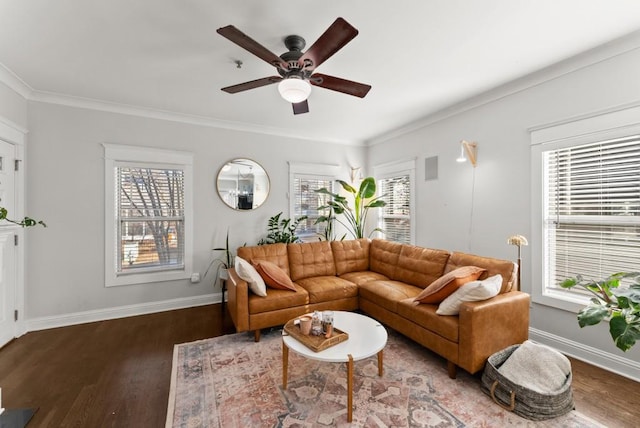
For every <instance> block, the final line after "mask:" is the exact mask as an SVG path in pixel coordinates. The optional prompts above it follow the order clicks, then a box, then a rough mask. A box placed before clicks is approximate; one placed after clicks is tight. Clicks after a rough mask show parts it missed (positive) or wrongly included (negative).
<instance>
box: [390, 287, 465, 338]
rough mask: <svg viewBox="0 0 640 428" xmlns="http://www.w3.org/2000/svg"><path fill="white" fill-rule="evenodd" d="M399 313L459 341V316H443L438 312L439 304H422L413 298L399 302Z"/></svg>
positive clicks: (443, 335)
mask: <svg viewBox="0 0 640 428" xmlns="http://www.w3.org/2000/svg"><path fill="white" fill-rule="evenodd" d="M397 308H398V311H397V312H398V315H400V316H402V317H403V318H406V319H408V320H410V321H413V322H414V323H416V324H418V325H419V326H420V327H423V328H425V329H427V330H430V331H432V332H434V333H436V334H438V335H440V336H442V337H444V338H445V339H448V340H450V341H452V342H455V343H458V337H459V336H458V330H459V319H460V318H459V317H442V316H440V315H438V314H436V310H437V309H438V306H437V305H421V304H418V303H417V302H414V301H413V298H409V299H404V300H401V301H399V302H398V306H397Z"/></svg>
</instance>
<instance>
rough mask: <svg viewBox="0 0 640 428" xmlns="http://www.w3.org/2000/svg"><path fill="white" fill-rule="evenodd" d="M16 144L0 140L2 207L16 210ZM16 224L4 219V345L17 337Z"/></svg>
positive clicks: (0, 327) (0, 279)
mask: <svg viewBox="0 0 640 428" xmlns="http://www.w3.org/2000/svg"><path fill="white" fill-rule="evenodd" d="M14 162H15V147H14V146H13V145H12V144H9V143H6V142H4V141H2V140H0V207H4V208H6V209H7V211H8V212H9V215H8V217H9V218H14V217H12V216H11V214H12V213H13V214H15V212H16V210H15V166H14ZM14 234H15V226H13V225H11V224H9V223H7V222H6V221H2V222H1V223H0V346H3V345H5V344H6V343H7V342H9V341H10V340H12V339H13V338H14V337H16V333H17V332H16V326H17V324H16V321H15V310H16V307H17V305H16V247H15V244H14Z"/></svg>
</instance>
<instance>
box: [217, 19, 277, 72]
mask: <svg viewBox="0 0 640 428" xmlns="http://www.w3.org/2000/svg"><path fill="white" fill-rule="evenodd" d="M216 31H217V32H218V34H220V35H221V36H223V37H226V38H227V39H229V40H231V41H232V42H233V43H235V44H236V45H238V46H240V47H241V48H244V49H246V50H248V51H249V52H251V53H252V54H254V55H255V56H257V57H258V58H260V59H262V60H264V61H266V62H268V63H269V64H271V65H273V66H274V67H278V68H281V69H283V70H287V69H288V66H287V63H286V62H284V61H283V60H282V58H280V57H279V56H278V55H276V54H274V53H273V52H271V51H270V50H269V49H267V48H265V47H264V46H262V45H261V44H260V43H258V42H256V41H255V40H253V39H252V38H251V37H249V36H247V35H246V34H244V33H243V32H242V31H240V30H238V29H237V28H236V27H234V26H233V25H227V26H226V27H222V28H218V29H217V30H216Z"/></svg>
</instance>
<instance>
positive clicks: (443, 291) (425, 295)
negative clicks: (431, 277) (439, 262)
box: [414, 266, 485, 303]
mask: <svg viewBox="0 0 640 428" xmlns="http://www.w3.org/2000/svg"><path fill="white" fill-rule="evenodd" d="M484 271H485V270H484V269H483V268H479V267H477V266H463V267H459V268H458V269H456V270H453V271H451V272H449V273H446V274H444V275H442V276H441V277H440V278H438V279H436V280H435V281H433V282H432V283H431V284H429V286H428V287H427V288H425V289H424V290H422V292H421V293H420V294H419V295H417V296H416V298H415V299H414V300H415V301H416V302H419V303H440V302H442V301H443V300H444V299H445V298H446V297H447V296H449V295H450V294H451V293H453V292H454V291H456V290H457V289H458V288H460V286H461V285H463V284H466V283H467V282H470V281H475V280H476V279H478V277H479V276H480V275H482V273H483V272H484Z"/></svg>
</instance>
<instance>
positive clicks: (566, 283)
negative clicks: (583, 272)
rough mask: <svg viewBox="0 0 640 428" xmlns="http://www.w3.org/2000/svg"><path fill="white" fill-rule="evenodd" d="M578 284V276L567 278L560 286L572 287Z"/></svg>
mask: <svg viewBox="0 0 640 428" xmlns="http://www.w3.org/2000/svg"><path fill="white" fill-rule="evenodd" d="M576 285H578V279H577V278H567V279H565V280H564V281H562V282H561V283H560V287H562V288H572V287H575V286H576Z"/></svg>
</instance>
